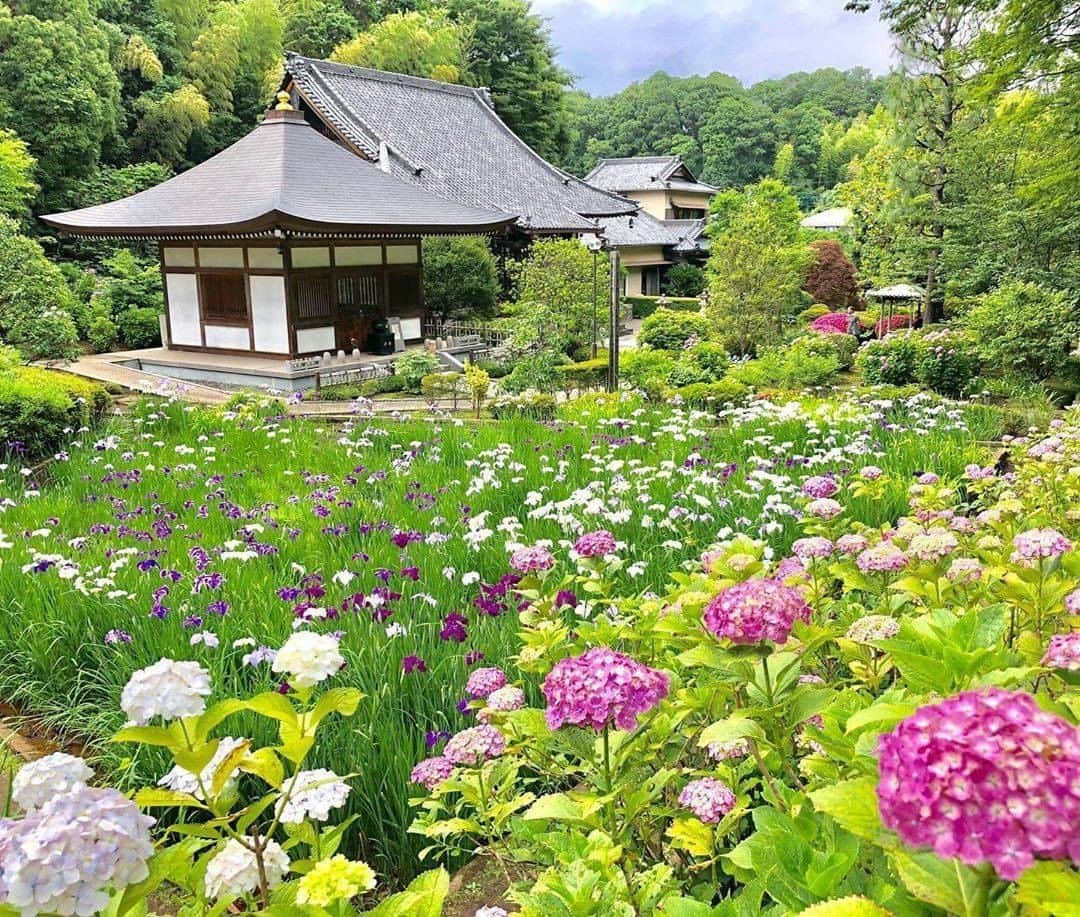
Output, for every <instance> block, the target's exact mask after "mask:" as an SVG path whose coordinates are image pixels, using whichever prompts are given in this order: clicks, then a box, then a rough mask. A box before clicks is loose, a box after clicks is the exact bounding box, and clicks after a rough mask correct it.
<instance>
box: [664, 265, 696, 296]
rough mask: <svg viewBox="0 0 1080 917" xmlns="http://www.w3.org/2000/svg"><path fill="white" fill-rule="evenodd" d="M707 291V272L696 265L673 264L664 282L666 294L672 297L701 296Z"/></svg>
mask: <svg viewBox="0 0 1080 917" xmlns="http://www.w3.org/2000/svg"><path fill="white" fill-rule="evenodd" d="M704 289H705V272H704V271H703V270H702V269H701V268H699V267H698V266H697V265H696V264H685V263H683V264H673V265H672V266H671V267H670V268H668V272H667V278H666V279H665V280H664V292H665V293H667V294H668V295H670V296H700V295H701V292H702V291H703V290H704Z"/></svg>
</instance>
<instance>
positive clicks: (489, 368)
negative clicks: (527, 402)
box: [473, 357, 513, 379]
mask: <svg viewBox="0 0 1080 917" xmlns="http://www.w3.org/2000/svg"><path fill="white" fill-rule="evenodd" d="M473 362H474V363H475V364H476V365H477V366H479V367H480V368H481V369H482V370H484V372H486V373H487V374H488V375H489V376H490V377H491V378H492V379H501V378H502V377H503V376H509V375H510V371H511V370H512V369H513V365H512V363H511V361H510V359H509V358H507V359H505V360H503V359H499V358H495V357H488V358H486V359H483V360H474V361H473Z"/></svg>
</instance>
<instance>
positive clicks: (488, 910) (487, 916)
mask: <svg viewBox="0 0 1080 917" xmlns="http://www.w3.org/2000/svg"><path fill="white" fill-rule="evenodd" d="M473 917H508V915H507V912H506V909H505V908H501V907H499V906H498V905H494V904H492V905H488V906H486V907H482V908H478V909H477V911H476V914H474V915H473Z"/></svg>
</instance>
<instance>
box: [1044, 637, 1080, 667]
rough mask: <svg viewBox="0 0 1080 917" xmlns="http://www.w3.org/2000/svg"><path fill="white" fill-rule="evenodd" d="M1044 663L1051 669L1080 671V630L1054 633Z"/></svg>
mask: <svg viewBox="0 0 1080 917" xmlns="http://www.w3.org/2000/svg"><path fill="white" fill-rule="evenodd" d="M1042 663H1043V665H1045V666H1048V667H1049V668H1051V669H1065V670H1066V671H1068V672H1078V671H1080V631H1077V632H1076V633H1071V634H1054V636H1052V637H1051V638H1050V642H1049V644H1047V647H1046V654H1045V655H1044V656H1043V658H1042Z"/></svg>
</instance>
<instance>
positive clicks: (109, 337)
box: [86, 315, 120, 353]
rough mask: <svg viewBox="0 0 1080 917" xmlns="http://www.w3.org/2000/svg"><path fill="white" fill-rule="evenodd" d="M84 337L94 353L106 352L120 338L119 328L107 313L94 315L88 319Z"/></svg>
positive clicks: (114, 346) (113, 347)
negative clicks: (88, 325) (88, 323)
mask: <svg viewBox="0 0 1080 917" xmlns="http://www.w3.org/2000/svg"><path fill="white" fill-rule="evenodd" d="M86 339H87V341H88V342H89V343H90V346H91V347H93V348H94V352H95V353H108V352H109V351H110V350H114V349H115V348H116V344H117V342H118V341H119V340H120V329H119V328H117V327H116V322H114V321H113V320H112V319H111V318H109V316H107V315H95V316H94V317H93V318H92V319H91V320H90V327H89V328H88V329H87V331H86Z"/></svg>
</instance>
